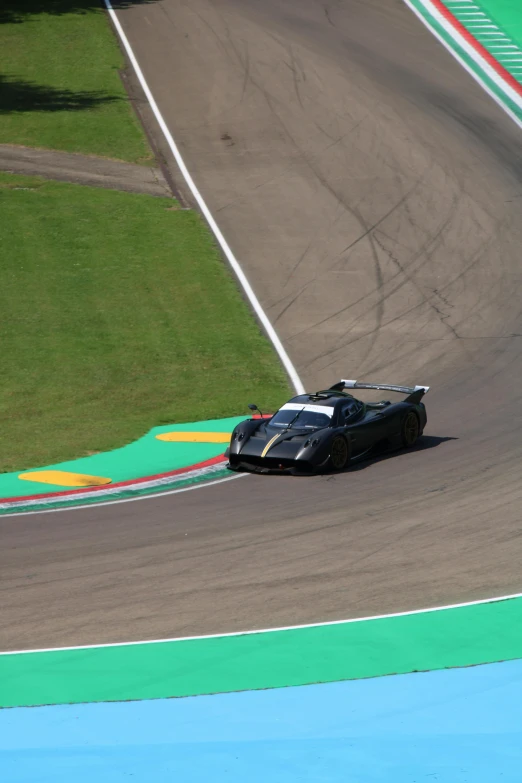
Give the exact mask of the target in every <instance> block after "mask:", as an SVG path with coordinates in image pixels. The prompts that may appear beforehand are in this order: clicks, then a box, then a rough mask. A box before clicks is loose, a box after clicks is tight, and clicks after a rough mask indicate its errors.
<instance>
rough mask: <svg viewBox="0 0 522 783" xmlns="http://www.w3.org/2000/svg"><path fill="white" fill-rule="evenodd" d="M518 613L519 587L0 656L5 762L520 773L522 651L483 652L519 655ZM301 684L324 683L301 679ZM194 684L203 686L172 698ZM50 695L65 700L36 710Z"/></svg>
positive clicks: (21, 767) (101, 773)
mask: <svg viewBox="0 0 522 783" xmlns="http://www.w3.org/2000/svg"><path fill="white" fill-rule="evenodd" d="M521 613H522V599H520V598H519V599H511V600H505V601H501V602H498V603H496V604H487V603H486V604H479V605H474V606H466V607H460V608H453V609H446V610H443V611H436V612H432V613H418V614H410V615H405V616H402V617H395V618H382V619H374V620H366V621H361V622H355V623H341V624H334V625H326V626H318V627H315V628H314V627H311V628H301V629H295V630H283V631H273V632H266V633H261V634H251V635H239V636H228V637H216V638H206V639H194V640H185V641H174V642H159V643H151V644H148V645H130V646H129V645H123V646H116V647H110V646H109V647H104V648H103V647H102V648H91V649H87V648H83V649H81V648H80V649H74V650H68V651H67V650H58V651H47V652H34V653H22V654H20V653H18V654H16V653H15V654H7V655H3V656H0V678H1V681H2V682H3V683H4V686H3V689H2V692H1V694H0V698H1V699H2V704H3V706H5V707H13V709H4V710H2V711H0V749H1V751H2V756H3V768H4V770H5V771H6V773H7V775H8V780H9V781H10V783H22V781H23V782H24V783H28V782H29V781H32V780H34V779H36V778H35V776H37V777H38V776H39V777H38V779H41V780H52V781H54V782H55V783H56V782H57V781H59V782H61V781H64V783H65V781H67V780H71V779H74V780H75V781H79V782H81V781H86V782H87V781H91V780H92V778H93V776H94V775H96V777H97V778H99V779H100V781H111V782H112V781H119V780H124V779H126V776H129V775H132V776H133V779H134V780H136V781H140V782H141V781H143V783H148V781H151V780H154V781H163V780H170V779H171V778H172V776H176V778H177V779H180V780H184V781H185V780H187V781H200V780H210V779H212V780H218V781H221V780H223V781H236V780H237V781H243V780H246V779H248V780H252V781H258V780H259V781H261V780H268V779H270V780H274V781H281V782H283V781H285V783H286V781H294V780H295V781H298V780H310V781H317V780H325V781H345V780H352V779H353V780H356V781H357V783H364V781H382V782H383V783H385V782H386V783H414V782H415V781H418V780H419V779H422V776H426V777H428V776H430V775H432V776H434V777H435V779H436V780H438V781H441V783H460V782H462V783H465V782H466V783H467V782H468V781H473V783H491V781H493V780H497V779H498V780H502V781H504V782H505V781H508V783H515V781H518V780H519V777H518V775H519V771H520V765H521V764H522V742H521V740H522V713H521V707H520V699H519V695H518V694H519V690H520V686H521V684H522V662H521V660H508V661H507V662H504V663H495V664H489V665H479V666H477V665H475V666H472V664H484V663H485V662H487V661H490V660H499V659H512V658H518V659H520V657H522V636H521V634H520V632H519V628H520V625H521V620H522V614H521ZM452 666H461V667H462V666H466V667H467V668H460V669H450V668H448V667H452ZM426 669H439V671H431V672H426V671H425V670H426ZM400 672H405V674H397V673H400ZM413 672H417V673H413ZM419 672H424V673H419ZM384 674H390V675H392V674H393V675H395V676H388V677H383V676H379V675H384ZM354 678H363V679H357V680H355V679H354ZM339 680H345V681H344V682H339ZM347 680H350V681H347ZM305 683H322V684H315V685H309V686H308V687H295V686H298V685H302V684H305ZM327 683H328V684H327ZM285 685H286V686H289V685H290V686H292V685H293V686H294V687H281V686H285ZM253 688H254V689H256V690H255V691H252V690H251V689H253ZM227 691H246V692H239V693H238V692H235V693H231V692H229V693H226V692H227ZM188 693H193V694H199V695H198V696H194V697H189V698H181V699H180V698H168V699H165V698H161V697H162V696H170V697H175V696H183V695H186V694H188ZM204 694H214V695H204ZM215 694H218V695H215ZM112 700H118V701H117V702H116V703H115V702H113V701H112ZM88 701H90V702H98V703H96V704H94V703H91V704H87V703H85V702H88ZM108 701H111V702H112V703H107V702H108ZM71 702H72V703H71ZM38 704H47V705H54V706H40V707H38V706H37V707H32V708H30V709H29V705H38ZM16 705H28V706H24V707H17V706H16ZM60 705H61V706H60ZM42 771H43V775H42Z"/></svg>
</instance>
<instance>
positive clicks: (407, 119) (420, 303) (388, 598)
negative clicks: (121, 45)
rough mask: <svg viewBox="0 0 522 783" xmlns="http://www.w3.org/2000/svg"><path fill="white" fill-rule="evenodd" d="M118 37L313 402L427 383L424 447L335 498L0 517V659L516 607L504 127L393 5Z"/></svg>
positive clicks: (261, 14) (308, 5) (208, 22)
mask: <svg viewBox="0 0 522 783" xmlns="http://www.w3.org/2000/svg"><path fill="white" fill-rule="evenodd" d="M125 5H128V3H125ZM119 18H120V21H121V22H122V24H123V26H124V29H125V31H126V33H127V35H128V36H129V39H130V42H131V44H132V46H133V49H134V52H135V54H136V56H137V58H138V60H139V62H140V65H141V67H142V69H143V71H144V73H145V77H146V79H147V81H148V83H149V86H150V88H151V90H152V92H153V94H154V96H155V98H156V101H157V102H158V105H159V107H160V109H161V111H162V113H163V116H164V118H165V120H166V122H167V124H168V126H169V128H170V129H171V131H172V133H173V135H174V137H175V138H176V141H177V142H178V143H179V144H180V147H181V150H182V154H183V155H184V157H185V160H186V162H187V164H188V166H189V169H190V170H191V173H192V175H193V177H194V179H195V181H196V183H197V185H198V187H199V188H200V190H201V192H202V193H203V195H204V197H205V199H206V200H207V203H208V205H209V207H210V209H211V211H212V212H213V214H214V216H215V218H216V220H217V221H218V223H219V225H220V228H221V229H222V231H223V233H224V234H225V236H226V238H227V240H228V241H229V243H230V245H231V246H232V249H233V250H234V252H235V254H236V256H237V257H238V258H239V260H240V261H241V263H242V265H243V267H244V269H245V271H246V273H247V275H248V277H249V279H250V281H251V282H252V284H253V286H254V289H255V291H256V293H257V294H258V296H259V298H260V300H261V302H262V304H263V306H264V307H265V309H266V311H267V313H268V314H269V316H270V318H271V320H272V323H273V324H274V325H275V327H276V329H277V330H278V333H279V335H280V336H281V338H282V339H283V341H284V344H285V346H286V348H287V350H288V351H289V353H290V356H291V358H292V359H293V361H294V362H295V364H296V366H297V369H298V372H299V373H300V375H301V377H302V379H303V381H304V383H305V385H306V386H307V387H311V388H312V389H315V388H316V387H324V386H325V385H329V384H330V382H333V381H336V380H338V379H339V378H342V377H349V378H357V377H359V378H360V379H363V378H364V379H367V380H377V381H384V382H385V381H388V382H390V381H391V382H399V383H423V384H429V385H431V387H432V390H431V391H430V393H429V395H428V397H427V398H426V402H427V407H428V428H427V430H426V437H425V439H424V442H423V444H422V445H421V446H419V448H418V449H417V450H415V451H413V452H410V453H403V454H398V455H396V456H392V457H387V458H384V459H380V460H374V461H371V462H367V463H364V464H361V465H359V466H358V467H357V468H356V469H354V470H352V471H350V472H347V473H345V474H343V475H338V476H334V477H332V476H330V477H316V478H312V479H307V478H296V479H294V478H286V477H264V476H249V477H245V478H240V479H238V480H237V481H232V482H229V483H226V484H221V485H219V486H215V487H207V488H204V489H200V490H196V491H192V492H187V493H184V494H179V495H173V496H170V497H162V498H157V499H151V500H144V501H140V502H132V503H128V504H125V503H123V504H119V505H115V506H105V507H104V506H100V507H98V508H91V509H88V510H79V511H64V512H59V513H55V514H44V515H40V516H38V515H33V516H23V517H19V518H16V517H11V518H6V519H5V520H3V521H2V522H1V528H2V548H1V553H0V569H1V572H2V577H3V579H2V582H3V587H2V596H1V598H2V630H1V631H0V637H1V645H0V648H1V649H26V648H37V647H48V646H49V647H55V646H61V645H74V644H94V643H103V642H116V641H127V640H133V639H148V638H162V637H172V636H182V635H183V636H184V635H193V634H206V633H215V632H225V631H235V630H243V629H252V628H262V627H272V626H282V625H289V624H292V625H293V624H298V623H306V622H314V621H323V620H330V619H341V618H348V617H354V616H361V615H370V614H380V613H386V612H392V611H401V610H407V609H414V608H420V607H426V606H434V605H439V604H445V603H454V602H459V601H467V600H473V599H477V598H484V597H489V596H495V595H502V594H508V593H512V592H517V591H520V562H521V554H522V552H521V546H520V518H521V511H520V509H521V508H522V482H521V478H522V476H521V469H520V465H521V462H520V457H521V450H522V449H521V444H520V425H521V396H522V393H521V388H520V379H521V377H522V372H521V370H522V367H521V364H522V357H521V355H520V352H521V346H522V320H521V313H520V311H521V301H522V279H521V270H522V255H521V254H522V251H521V248H522V157H521V149H522V145H521V142H522V139H521V136H520V131H519V130H518V129H517V127H516V126H515V125H514V124H513V123H512V122H511V121H510V120H509V118H508V117H506V116H505V115H504V114H503V113H502V111H501V110H500V109H499V108H498V107H497V106H496V104H495V103H494V102H493V101H492V100H491V99H490V98H489V97H488V96H487V95H486V94H485V93H484V92H482V91H481V89H480V88H479V87H478V85H476V83H475V82H474V81H473V80H472V79H471V77H469V76H468V74H467V73H465V72H464V71H463V70H461V69H460V68H459V66H458V65H457V63H456V62H455V61H454V60H453V59H452V58H451V56H450V55H449V54H448V53H447V52H446V51H445V50H444V49H443V48H442V47H441V46H440V44H438V42H437V41H436V40H435V39H433V38H432V37H431V36H430V35H429V33H428V32H427V31H426V30H425V28H424V27H423V26H422V25H421V24H420V22H419V21H418V20H417V19H416V18H415V17H414V15H413V14H412V13H411V12H410V11H409V10H408V9H407V7H406V6H405V5H404V4H403V3H402V0H332V1H331V2H328V0H325V2H319V1H318V0H317V1H316V0H263V2H259V0H214V1H213V2H212V1H211V0H191V2H190V3H187V2H183V0H163V2H149V3H145V2H144V3H136V4H135V5H130V7H127V8H124V9H121V10H120V12H119ZM152 130H153V131H154V128H153V129H152ZM158 142H159V143H160V144H161V140H160V139H159V136H158ZM232 382H233V379H231V383H232ZM211 390H212V383H211V379H209V393H211ZM253 396H254V397H255V395H253ZM251 401H255V402H257V403H258V404H259V405H260V406H261V407H262V403H263V401H262V400H259V399H254V400H245V404H246V403H248V402H251Z"/></svg>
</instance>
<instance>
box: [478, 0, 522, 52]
mask: <svg viewBox="0 0 522 783" xmlns="http://www.w3.org/2000/svg"><path fill="white" fill-rule="evenodd" d="M474 1H475V4H476V5H478V6H479V8H482V10H483V11H484V12H485V13H486V14H487V15H488V16H489V17H490V19H492V20H493V22H495V24H497V25H498V26H499V27H500V28H502V30H504V32H505V33H507V35H509V36H510V37H511V38H512V39H513V40H514V41H516V43H517V44H519V46H522V4H521V3H520V0H474Z"/></svg>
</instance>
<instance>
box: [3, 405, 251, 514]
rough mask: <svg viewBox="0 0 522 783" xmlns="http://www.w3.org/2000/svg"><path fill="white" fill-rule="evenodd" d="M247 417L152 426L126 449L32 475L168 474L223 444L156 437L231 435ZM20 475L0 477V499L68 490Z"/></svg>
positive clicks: (215, 454) (212, 453)
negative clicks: (170, 434)
mask: <svg viewBox="0 0 522 783" xmlns="http://www.w3.org/2000/svg"><path fill="white" fill-rule="evenodd" d="M246 418H248V417H247V416H234V417H232V418H228V419H216V420H211V421H197V422H189V423H187V424H166V425H164V426H162V427H153V428H152V429H151V430H150V432H148V433H147V434H146V435H144V436H143V437H142V438H139V439H138V440H137V441H135V442H134V443H130V444H129V445H128V446H122V448H120V449H114V450H113V451H108V452H104V453H102V454H93V455H92V456H90V457H82V458H81V459H76V460H70V461H69V462H60V463H57V464H55V465H48V466H47V467H45V468H38V469H37V470H35V471H31V472H35V473H37V472H38V471H42V470H64V471H70V472H72V473H84V474H87V475H90V476H104V477H105V478H110V479H112V483H113V484H115V483H117V482H119V481H128V480H130V479H135V478H143V477H144V476H154V475H157V474H158V473H167V472H168V471H171V470H178V469H179V468H186V467H189V466H190V465H194V464H196V463H198V462H204V461H205V460H208V459H212V458H213V457H218V456H219V455H220V454H223V453H224V452H225V449H226V443H225V444H224V443H176V442H169V441H162V440H157V438H156V435H160V434H161V433H164V432H232V430H233V429H234V427H235V426H236V424H239V422H240V421H243V420H244V419H246ZM22 472H23V471H22ZM19 475H20V471H17V472H15V473H3V474H0V499H2V498H9V497H28V496H31V495H40V494H44V493H45V494H47V493H51V492H60V491H63V490H65V489H71V487H63V486H58V485H54V484H38V483H36V482H32V481H22V480H20V479H19V478H18V476H19Z"/></svg>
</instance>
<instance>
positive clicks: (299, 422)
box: [269, 408, 330, 430]
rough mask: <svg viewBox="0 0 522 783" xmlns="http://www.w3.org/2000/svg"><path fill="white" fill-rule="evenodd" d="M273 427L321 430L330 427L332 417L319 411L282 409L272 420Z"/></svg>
mask: <svg viewBox="0 0 522 783" xmlns="http://www.w3.org/2000/svg"><path fill="white" fill-rule="evenodd" d="M269 424H270V426H271V427H288V426H289V425H290V424H291V425H292V427H306V429H311V430H320V429H322V428H323V427H328V425H329V424H330V416H329V415H328V414H327V413H320V412H318V411H309V410H308V411H307V410H304V408H301V409H299V408H282V409H281V410H280V411H278V412H277V413H276V414H275V416H273V417H272V418H271V419H270V422H269Z"/></svg>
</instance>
